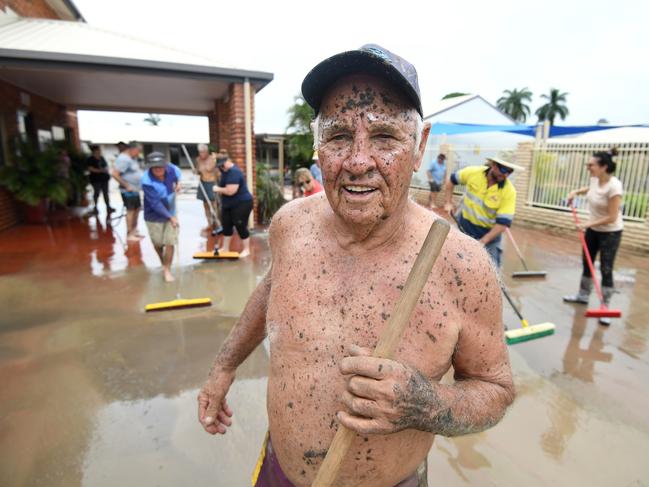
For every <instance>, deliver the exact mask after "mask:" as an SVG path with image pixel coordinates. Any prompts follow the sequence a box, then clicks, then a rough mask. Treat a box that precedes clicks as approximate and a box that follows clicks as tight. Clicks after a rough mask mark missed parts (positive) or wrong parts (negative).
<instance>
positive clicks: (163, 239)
mask: <svg viewBox="0 0 649 487" xmlns="http://www.w3.org/2000/svg"><path fill="white" fill-rule="evenodd" d="M145 223H146V227H147V228H148V229H149V237H151V241H152V242H153V245H154V246H155V247H162V246H164V245H176V244H177V243H178V227H174V226H173V225H172V224H171V223H170V222H168V221H166V222H152V221H147V220H145Z"/></svg>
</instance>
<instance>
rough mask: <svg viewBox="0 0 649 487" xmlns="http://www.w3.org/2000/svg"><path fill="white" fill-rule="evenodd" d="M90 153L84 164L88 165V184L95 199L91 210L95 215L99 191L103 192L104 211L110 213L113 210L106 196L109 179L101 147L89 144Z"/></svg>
mask: <svg viewBox="0 0 649 487" xmlns="http://www.w3.org/2000/svg"><path fill="white" fill-rule="evenodd" d="M90 150H91V151H92V155H91V156H90V157H89V158H88V159H87V160H86V165H87V166H88V171H90V176H89V179H90V184H91V185H92V189H93V195H92V197H93V200H94V201H95V207H94V209H93V210H92V212H93V213H94V214H95V215H96V214H97V213H98V211H97V200H99V193H103V194H104V203H106V211H107V212H108V213H111V212H113V211H115V210H114V209H113V208H111V206H110V199H109V197H108V181H110V174H109V173H108V163H107V162H106V159H104V156H102V155H101V149H100V148H99V146H98V145H93V146H90Z"/></svg>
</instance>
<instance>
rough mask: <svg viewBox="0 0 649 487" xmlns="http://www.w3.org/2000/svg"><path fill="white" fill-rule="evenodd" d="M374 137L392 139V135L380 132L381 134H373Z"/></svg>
mask: <svg viewBox="0 0 649 487" xmlns="http://www.w3.org/2000/svg"><path fill="white" fill-rule="evenodd" d="M374 138H376V139H381V140H388V139H394V135H392V134H386V133H381V134H375V135H374Z"/></svg>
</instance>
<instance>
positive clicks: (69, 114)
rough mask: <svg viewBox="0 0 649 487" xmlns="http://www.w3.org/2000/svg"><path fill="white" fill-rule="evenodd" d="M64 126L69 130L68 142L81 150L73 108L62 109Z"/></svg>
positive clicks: (77, 123) (76, 119) (75, 113)
mask: <svg viewBox="0 0 649 487" xmlns="http://www.w3.org/2000/svg"><path fill="white" fill-rule="evenodd" d="M63 118H64V126H65V127H66V128H68V129H69V130H70V142H71V143H72V145H73V146H74V147H76V148H77V149H78V150H81V138H80V137H79V119H78V117H77V110H76V109H75V108H70V107H64V108H63Z"/></svg>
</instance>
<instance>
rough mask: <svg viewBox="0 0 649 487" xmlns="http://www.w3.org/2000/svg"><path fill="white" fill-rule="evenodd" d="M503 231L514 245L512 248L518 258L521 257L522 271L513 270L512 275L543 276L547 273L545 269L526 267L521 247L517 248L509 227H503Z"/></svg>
mask: <svg viewBox="0 0 649 487" xmlns="http://www.w3.org/2000/svg"><path fill="white" fill-rule="evenodd" d="M505 233H507V236H508V237H509V240H510V241H511V243H512V245H513V246H514V249H515V250H516V253H517V254H518V258H519V259H521V263H522V264H523V268H524V269H525V270H524V271H517V272H513V273H512V277H545V275H546V274H547V272H546V271H531V270H529V268H528V267H527V263H526V262H525V259H524V258H523V254H522V252H521V249H519V248H518V245H516V240H514V235H512V232H511V231H510V230H509V227H508V228H505Z"/></svg>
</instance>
